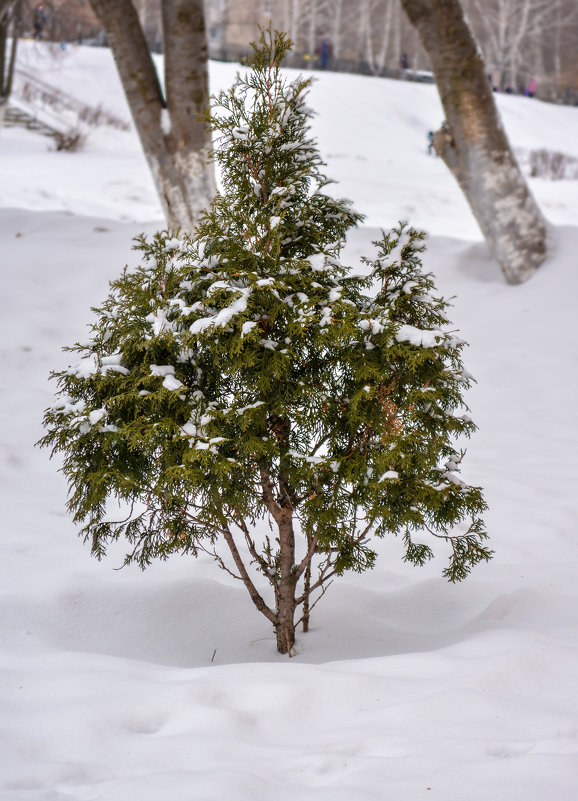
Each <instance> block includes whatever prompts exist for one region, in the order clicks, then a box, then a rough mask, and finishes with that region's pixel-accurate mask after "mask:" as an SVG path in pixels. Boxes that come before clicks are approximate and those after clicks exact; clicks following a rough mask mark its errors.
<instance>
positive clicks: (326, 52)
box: [320, 39, 331, 70]
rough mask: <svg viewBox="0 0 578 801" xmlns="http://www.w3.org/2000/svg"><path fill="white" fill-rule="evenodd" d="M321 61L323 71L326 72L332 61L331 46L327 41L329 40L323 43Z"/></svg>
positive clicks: (324, 40)
mask: <svg viewBox="0 0 578 801" xmlns="http://www.w3.org/2000/svg"><path fill="white" fill-rule="evenodd" d="M320 57H321V58H320V60H321V69H322V70H326V69H327V67H328V66H329V62H330V61H331V45H330V44H329V42H328V41H327V39H323V41H322V42H321V52H320Z"/></svg>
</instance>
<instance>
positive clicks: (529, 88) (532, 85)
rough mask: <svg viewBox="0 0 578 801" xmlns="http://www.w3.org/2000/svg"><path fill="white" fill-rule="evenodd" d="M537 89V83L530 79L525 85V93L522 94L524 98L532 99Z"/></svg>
mask: <svg viewBox="0 0 578 801" xmlns="http://www.w3.org/2000/svg"><path fill="white" fill-rule="evenodd" d="M537 88H538V81H537V80H536V79H535V78H530V80H529V81H528V83H527V85H526V91H525V92H524V94H525V95H526V97H534V95H535V94H536V89H537Z"/></svg>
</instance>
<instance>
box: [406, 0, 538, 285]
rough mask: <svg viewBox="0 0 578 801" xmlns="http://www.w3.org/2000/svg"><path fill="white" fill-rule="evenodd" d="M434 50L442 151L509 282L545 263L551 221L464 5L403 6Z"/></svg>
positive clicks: (422, 1)
mask: <svg viewBox="0 0 578 801" xmlns="http://www.w3.org/2000/svg"><path fill="white" fill-rule="evenodd" d="M402 4H403V7H404V9H405V11H406V13H407V15H408V17H409V19H410V21H411V22H412V24H413V25H414V26H415V27H416V29H417V31H418V33H419V36H420V38H421V41H422V44H423V46H424V48H425V50H426V51H427V53H428V55H429V58H430V61H431V65H432V69H433V72H434V75H435V79H436V84H437V88H438V91H439V94H440V98H441V101H442V105H443V107H444V111H445V115H446V122H445V124H444V127H443V128H442V130H440V131H437V132H436V134H435V136H434V147H435V149H436V152H437V153H438V154H439V155H440V156H441V157H442V158H443V160H444V161H445V163H446V164H447V166H448V167H449V169H450V170H451V171H452V173H453V175H454V176H455V178H456V180H457V181H458V183H459V185H460V187H461V189H462V191H463V193H464V195H465V196H466V198H467V201H468V203H469V204H470V207H471V209H472V211H473V213H474V215H475V217H476V219H477V221H478V224H479V226H480V228H481V230H482V233H483V234H484V237H485V239H486V242H487V243H488V246H489V248H490V250H491V252H492V253H493V255H494V256H495V258H496V259H497V261H498V263H499V264H500V267H501V268H502V271H503V273H504V275H505V276H506V280H507V281H509V282H510V283H513V284H517V283H520V282H522V281H525V280H526V279H528V278H530V276H531V275H532V274H533V273H534V272H535V270H536V269H537V268H538V267H539V266H540V264H541V263H542V262H543V261H544V258H545V257H546V235H547V231H546V222H545V220H544V218H543V216H542V213H541V212H540V210H539V208H538V206H537V205H536V202H535V201H534V198H533V197H532V195H531V193H530V190H529V189H528V186H527V183H526V181H525V179H524V177H523V175H522V173H521V171H520V168H519V167H518V164H517V162H516V159H515V157H514V154H513V152H512V149H511V148H510V144H509V142H508V139H507V137H506V134H505V132H504V129H503V128H502V125H501V122H500V119H499V116H498V111H497V109H496V105H495V103H494V97H493V93H492V90H491V87H490V84H489V81H488V76H487V73H486V68H485V65H484V62H483V60H482V57H481V55H480V52H479V50H478V48H477V46H476V43H475V41H474V38H473V36H472V34H471V31H470V29H469V27H468V24H467V22H466V20H465V19H464V14H463V11H462V7H461V5H460V3H459V0H428V2H426V0H402Z"/></svg>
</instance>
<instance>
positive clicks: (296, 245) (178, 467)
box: [42, 32, 491, 653]
mask: <svg viewBox="0 0 578 801" xmlns="http://www.w3.org/2000/svg"><path fill="white" fill-rule="evenodd" d="M288 47H289V42H288V40H287V39H286V37H285V36H283V35H282V34H272V33H271V32H264V33H263V34H262V36H261V40H260V43H259V44H258V45H257V46H255V48H254V54H253V56H252V58H251V59H250V62H249V68H250V69H249V70H248V71H247V72H243V73H241V74H240V75H239V76H238V78H237V80H236V83H235V84H234V86H233V87H232V89H231V90H230V91H228V92H224V93H222V94H220V95H219V96H218V97H217V98H215V99H214V101H213V115H212V125H213V128H214V131H215V135H216V148H215V158H216V159H217V161H218V164H219V166H220V168H221V173H222V182H223V190H222V192H221V193H220V194H219V195H218V196H217V197H216V199H215V201H214V202H213V205H212V207H211V209H210V211H209V212H208V214H207V215H206V217H205V219H204V221H203V222H202V223H201V225H200V226H199V228H198V230H197V232H196V234H195V236H194V237H192V238H189V237H184V238H181V239H178V238H176V237H175V236H174V235H171V234H170V233H168V232H162V233H159V234H157V235H156V236H155V237H154V238H153V239H152V241H147V240H145V238H143V237H141V238H140V239H139V240H138V243H137V247H138V249H139V250H140V251H141V252H142V261H141V265H140V266H139V267H138V268H137V269H136V270H135V271H134V272H125V274H123V275H122V277H121V278H120V279H119V280H118V281H116V282H115V283H114V284H113V285H112V288H111V292H110V295H109V297H108V299H107V300H106V301H105V303H104V304H103V305H102V307H100V308H99V309H96V321H95V323H94V324H93V330H92V337H91V339H90V341H89V342H88V343H86V344H82V345H77V346H75V348H74V349H73V350H76V351H78V352H79V353H80V355H81V360H80V362H79V364H77V365H76V366H72V367H70V368H69V369H67V370H65V371H63V372H61V373H58V374H57V376H56V377H57V380H58V385H59V395H58V398H57V400H56V403H55V405H54V406H53V407H52V408H51V409H49V410H47V412H46V415H45V425H46V427H47V429H48V432H47V434H46V436H45V437H44V439H43V440H42V443H43V444H44V445H47V446H50V447H52V448H53V450H54V451H55V452H58V453H61V454H62V456H63V459H64V465H63V469H64V472H65V474H66V476H67V477H68V480H69V484H70V498H69V508H70V511H71V512H72V513H73V515H74V518H75V520H76V521H79V522H82V523H83V524H84V527H83V528H82V534H83V535H84V537H85V538H86V539H87V540H88V541H89V542H90V543H91V547H92V551H93V553H94V554H95V555H96V556H98V557H100V556H102V555H103V554H104V553H105V549H106V545H107V543H109V542H110V541H111V540H116V539H118V538H121V537H123V538H125V539H126V540H127V541H128V543H129V545H130V549H129V552H128V554H127V556H126V562H127V563H129V562H132V561H136V562H138V563H139V564H140V565H141V566H142V567H145V566H146V565H148V564H149V563H150V562H151V560H153V559H155V558H159V557H160V558H166V557H168V556H169V555H170V554H173V553H181V554H192V555H196V554H198V553H199V552H205V553H209V554H211V555H212V556H213V557H214V558H215V559H216V560H217V562H218V563H219V564H220V566H221V567H223V568H225V569H227V570H229V571H230V572H232V573H233V574H234V575H236V576H238V577H239V578H240V579H241V580H242V581H243V583H244V584H245V586H246V588H247V590H248V592H249V594H250V596H251V598H252V600H253V602H254V604H255V606H256V607H257V609H258V610H259V611H260V612H262V613H263V614H264V615H265V617H266V618H267V619H268V620H269V621H270V622H271V623H272V624H273V626H274V628H275V632H276V637H277V647H278V650H279V651H280V652H282V653H291V652H292V650H293V648H294V644H295V629H296V626H297V624H298V623H300V622H301V623H303V627H304V629H307V626H308V623H309V615H310V610H311V607H312V606H313V604H314V603H315V601H316V600H317V599H318V598H319V597H320V595H321V594H323V592H324V591H325V589H326V588H327V586H328V583H329V582H330V581H331V579H332V578H333V577H334V576H336V575H339V574H341V573H343V572H344V571H345V570H357V571H362V570H364V569H366V568H369V567H371V566H372V565H373V563H374V560H375V556H376V555H375V552H374V550H373V548H372V540H373V538H375V537H383V536H385V535H387V534H394V535H399V536H400V538H401V539H402V541H403V543H404V555H405V559H406V560H407V561H410V562H413V563H415V564H423V563H424V562H425V561H426V560H428V559H430V558H431V556H432V555H433V550H432V544H433V543H435V542H436V541H440V540H441V541H445V542H446V543H447V545H448V546H449V563H448V565H447V567H446V568H445V570H444V574H445V575H446V577H447V578H448V579H449V580H450V581H455V580H460V579H462V578H464V577H465V576H466V575H467V574H468V572H469V571H470V569H471V567H472V566H473V565H475V564H476V563H477V562H479V561H480V560H487V559H489V558H490V555H491V552H490V551H489V550H488V549H487V547H486V546H485V545H484V540H485V538H486V534H485V532H484V528H483V524H482V522H481V519H480V514H481V512H482V511H483V509H484V501H483V497H482V494H481V491H480V489H479V488H478V487H472V486H469V485H468V484H466V483H465V482H464V480H463V479H462V478H461V476H460V465H461V461H462V455H463V454H462V452H461V451H458V450H457V446H456V444H455V441H456V438H457V437H462V436H464V435H465V436H468V435H469V434H470V433H471V432H472V431H473V430H474V428H475V427H474V424H473V423H472V421H471V419H470V418H469V417H468V415H467V414H466V413H465V412H466V409H465V407H464V402H463V398H462V393H463V391H464V389H466V388H467V387H468V385H469V382H470V377H469V376H468V373H467V372H466V371H465V370H464V368H463V365H462V361H461V356H460V354H461V351H462V348H463V346H464V343H463V342H462V340H460V339H459V338H458V337H457V336H456V334H455V332H453V331H452V330H451V326H450V324H449V321H448V319H447V317H446V308H447V303H446V302H445V301H444V300H442V299H440V298H438V297H437V296H436V294H435V289H434V286H433V281H432V277H431V275H429V274H427V273H424V272H423V270H422V265H421V253H422V251H423V250H424V245H423V241H422V240H423V234H421V233H419V232H417V231H415V230H413V229H412V228H410V227H408V226H407V225H406V224H401V225H400V226H399V227H398V228H396V229H395V230H393V231H392V232H391V233H390V234H388V235H385V236H384V237H383V239H382V241H381V242H379V243H376V245H377V247H378V251H377V255H376V257H375V258H374V259H372V260H369V259H368V260H366V261H365V264H364V270H363V271H358V274H352V273H351V270H349V269H348V268H347V267H345V266H343V265H342V264H341V262H340V260H339V259H340V251H341V249H342V246H343V244H344V240H345V235H346V233H347V231H348V229H349V228H350V227H351V226H353V225H355V224H356V223H357V222H358V220H359V219H360V218H359V215H357V214H355V213H354V212H353V211H352V210H351V209H350V207H349V204H348V203H347V202H345V201H340V200H335V199H333V198H332V197H330V196H329V195H328V194H327V193H326V192H325V186H326V184H327V183H328V181H327V179H326V178H325V176H324V175H323V173H322V167H323V164H322V161H321V159H320V156H319V153H318V151H317V148H316V144H315V142H314V140H313V139H312V138H311V134H310V126H309V119H310V115H311V111H310V109H309V108H308V107H307V105H306V98H307V90H308V85H309V81H306V80H303V79H302V78H298V79H297V80H294V81H293V82H289V81H288V80H287V79H286V77H285V76H284V75H283V74H282V72H281V70H280V65H281V61H282V58H283V55H284V54H285V52H286V51H287V49H288ZM111 500H116V501H118V502H120V504H121V505H122V506H123V507H125V513H124V515H120V516H119V515H118V513H117V514H114V513H113V514H111V513H110V512H111V510H110V509H109V502H110V501H111ZM259 521H267V522H268V523H269V528H268V527H267V525H262V524H261V525H260V524H259Z"/></svg>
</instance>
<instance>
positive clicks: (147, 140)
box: [91, 0, 215, 231]
mask: <svg viewBox="0 0 578 801" xmlns="http://www.w3.org/2000/svg"><path fill="white" fill-rule="evenodd" d="M91 5H92V8H93V9H94V11H95V13H96V15H97V16H98V18H99V20H100V21H101V23H102V25H103V28H104V30H105V32H106V35H107V38H108V42H109V44H110V47H111V50H112V52H113V55H114V58H115V61H116V64H117V67H118V72H119V75H120V78H121V81H122V84H123V87H124V91H125V94H126V97H127V100H128V103H129V106H130V110H131V113H132V117H133V120H134V123H135V126H136V128H137V131H138V134H139V137H140V140H141V143H142V146H143V150H144V153H145V156H146V158H147V161H148V164H149V166H150V168H151V171H152V174H153V178H154V180H155V184H156V187H157V190H158V193H159V196H160V199H161V203H162V205H163V209H164V212H165V216H166V220H167V224H168V226H169V227H170V228H171V229H173V230H176V229H179V228H180V229H183V230H184V231H192V230H193V229H194V227H195V225H196V223H197V222H198V219H199V214H200V212H201V211H202V210H203V209H205V208H206V207H207V206H208V205H209V203H210V200H211V197H212V196H213V193H214V189H215V180H214V171H213V169H212V167H211V165H210V164H209V162H208V160H207V153H208V151H209V150H210V146H211V142H210V132H209V127H208V124H207V122H206V121H204V120H203V119H201V117H200V115H201V114H203V113H204V112H206V110H207V108H208V72H207V62H208V54H207V41H206V32H205V19H204V7H203V0H165V1H164V2H163V3H162V28H163V44H164V53H165V57H164V65H165V71H164V90H163V88H162V86H161V83H160V81H159V78H158V75H157V71H156V67H155V64H154V62H153V59H152V56H151V54H150V51H149V48H148V45H147V42H146V39H145V36H144V33H143V30H142V27H141V24H140V22H139V18H138V14H137V12H136V9H135V7H134V5H133V4H132V3H131V2H130V0H91Z"/></svg>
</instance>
